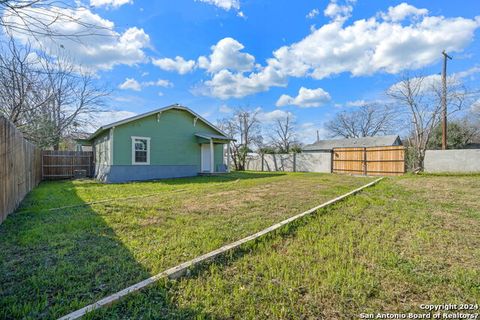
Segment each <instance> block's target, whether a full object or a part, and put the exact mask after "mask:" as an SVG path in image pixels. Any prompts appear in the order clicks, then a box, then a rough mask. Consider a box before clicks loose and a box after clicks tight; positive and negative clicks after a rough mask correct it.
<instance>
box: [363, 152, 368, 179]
mask: <svg viewBox="0 0 480 320" xmlns="http://www.w3.org/2000/svg"><path fill="white" fill-rule="evenodd" d="M363 175H364V176H366V175H367V148H363Z"/></svg>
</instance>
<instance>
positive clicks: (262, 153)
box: [262, 153, 264, 171]
mask: <svg viewBox="0 0 480 320" xmlns="http://www.w3.org/2000/svg"><path fill="white" fill-rule="evenodd" d="M263 157H264V154H263V153H262V171H263Z"/></svg>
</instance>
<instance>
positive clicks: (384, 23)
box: [200, 1, 480, 99]
mask: <svg viewBox="0 0 480 320" xmlns="http://www.w3.org/2000/svg"><path fill="white" fill-rule="evenodd" d="M345 3H346V4H345V5H340V4H338V3H337V2H336V1H332V2H331V3H330V4H329V7H327V9H326V10H325V14H326V15H327V16H329V17H331V18H332V21H330V22H329V23H327V24H324V25H323V26H322V27H320V28H319V29H313V30H312V31H311V33H310V34H309V35H308V36H306V37H305V38H304V39H302V40H300V41H298V42H296V43H293V44H291V45H288V46H283V47H281V48H279V49H277V50H275V51H274V52H273V57H272V58H270V59H268V60H267V63H266V65H265V66H259V65H257V66H256V71H254V72H250V73H246V72H242V71H238V72H235V71H234V70H233V68H231V69H232V70H229V69H221V70H219V71H217V72H215V73H213V75H212V78H211V79H210V80H207V81H205V82H203V90H201V91H200V92H201V93H202V94H206V95H210V96H214V97H217V98H221V99H228V98H241V97H244V96H247V95H251V94H255V93H258V92H262V91H266V90H269V89H270V88H271V87H281V86H286V85H287V81H288V78H289V77H311V78H314V79H323V78H326V77H329V76H332V75H336V74H341V73H350V74H351V75H353V76H368V75H372V74H374V73H378V72H386V73H391V74H398V73H400V72H402V71H405V70H415V69H419V68H423V67H425V66H428V65H431V64H433V63H435V62H438V61H440V59H441V52H442V50H443V49H446V50H447V52H452V53H454V52H460V51H462V50H463V49H464V48H465V47H467V46H468V45H469V44H470V43H471V42H472V40H473V38H474V34H475V31H476V30H477V29H478V28H479V27H480V17H477V18H475V19H468V18H462V17H453V18H446V17H443V16H429V15H427V13H428V12H425V11H424V9H417V8H415V7H413V6H405V5H404V4H400V5H399V6H396V7H391V8H389V12H390V13H391V14H390V15H388V14H383V15H384V17H382V13H378V14H376V15H374V16H373V17H371V18H368V19H360V20H356V21H353V22H352V23H351V24H349V25H346V21H347V20H346V18H348V17H349V16H350V14H351V10H352V4H353V3H354V1H346V2H345ZM385 15H387V16H388V17H387V16H385ZM408 15H410V16H411V15H416V17H417V19H410V20H406V21H405V20H397V19H400V18H402V16H403V18H406V17H407V16H408ZM392 19H394V20H395V21H393V20H392ZM242 49H243V47H242ZM217 69H218V68H216V69H215V70H217ZM284 99H286V98H284Z"/></svg>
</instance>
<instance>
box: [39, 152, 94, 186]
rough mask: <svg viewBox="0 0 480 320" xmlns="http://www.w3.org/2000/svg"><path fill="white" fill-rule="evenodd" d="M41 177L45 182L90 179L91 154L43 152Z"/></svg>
mask: <svg viewBox="0 0 480 320" xmlns="http://www.w3.org/2000/svg"><path fill="white" fill-rule="evenodd" d="M42 176H43V179H45V180H56V179H69V178H75V177H78V178H81V177H92V176H93V152H91V151H51V150H44V151H43V152H42Z"/></svg>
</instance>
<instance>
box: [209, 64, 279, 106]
mask: <svg viewBox="0 0 480 320" xmlns="http://www.w3.org/2000/svg"><path fill="white" fill-rule="evenodd" d="M286 85H287V82H286V78H285V76H284V75H283V74H281V73H280V72H279V71H278V70H276V69H275V68H273V67H271V66H267V67H265V68H262V70H261V71H259V72H258V73H253V72H252V73H251V74H249V75H244V74H243V73H232V72H230V71H229V70H225V69H224V70H221V71H219V72H218V73H216V74H214V75H213V77H212V79H211V80H208V81H205V82H204V83H203V88H202V90H201V91H200V92H201V93H202V94H205V95H209V96H213V97H217V98H220V99H229V98H232V97H235V98H242V97H245V96H248V95H251V94H255V93H257V92H261V91H267V90H268V89H269V88H270V87H272V86H277V87H283V86H286Z"/></svg>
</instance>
